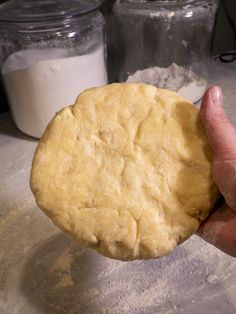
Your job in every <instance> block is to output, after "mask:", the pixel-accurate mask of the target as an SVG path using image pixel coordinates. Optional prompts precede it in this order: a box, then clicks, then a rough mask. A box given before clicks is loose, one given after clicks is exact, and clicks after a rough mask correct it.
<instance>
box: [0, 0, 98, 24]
mask: <svg viewBox="0 0 236 314" xmlns="http://www.w3.org/2000/svg"><path fill="white" fill-rule="evenodd" d="M101 2H102V0H37V1H34V0H10V1H8V2H6V3H4V4H2V5H0V23H1V22H3V23H21V22H23V23H27V22H40V21H45V22H47V21H55V20H58V19H65V18H73V17H75V16H78V15H83V14H86V13H89V12H91V11H94V10H96V9H97V8H98V7H99V6H100V4H101Z"/></svg>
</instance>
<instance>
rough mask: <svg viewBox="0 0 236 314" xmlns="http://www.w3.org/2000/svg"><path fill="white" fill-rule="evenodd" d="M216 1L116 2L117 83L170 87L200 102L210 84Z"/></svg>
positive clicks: (143, 0) (119, 0)
mask: <svg viewBox="0 0 236 314" xmlns="http://www.w3.org/2000/svg"><path fill="white" fill-rule="evenodd" d="M217 6H218V3H217V0H162V1H161V0H152V1H150V0H142V1H140V0H117V1H116V3H115V4H114V8H113V12H114V13H113V14H114V16H113V18H114V36H115V40H114V42H115V43H116V51H117V53H116V58H117V62H118V65H117V69H119V70H118V72H119V73H118V74H117V78H118V80H119V81H122V82H123V81H127V82H144V83H149V84H153V85H155V86H157V87H161V88H169V89H171V90H173V91H176V92H179V94H181V95H182V96H184V97H186V98H188V99H189V100H191V101H193V102H197V101H198V100H199V99H200V98H201V96H202V95H203V93H204V91H205V88H206V85H207V75H208V62H209V56H210V50H211V43H212V33H213V28H214V22H215V15H216V11H217Z"/></svg>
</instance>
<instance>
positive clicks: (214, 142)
mask: <svg viewBox="0 0 236 314" xmlns="http://www.w3.org/2000/svg"><path fill="white" fill-rule="evenodd" d="M222 102H223V97H222V91H221V89H220V88H219V87H211V88H209V89H208V90H207V91H206V93H205V95H204V97H203V101H202V106H201V109H200V116H201V120H202V123H203V124H204V126H205V128H206V131H207V134H208V138H209V142H210V144H211V147H212V150H213V156H214V160H213V177H214V180H215V183H216V184H217V185H218V187H219V189H220V191H221V193H222V194H223V196H224V198H225V201H226V202H227V204H228V205H229V206H230V207H231V208H232V209H234V210H236V193H235V191H236V131H235V129H234V127H233V126H232V125H231V123H230V122H229V120H228V118H227V116H226V114H225V112H224V109H223V107H222Z"/></svg>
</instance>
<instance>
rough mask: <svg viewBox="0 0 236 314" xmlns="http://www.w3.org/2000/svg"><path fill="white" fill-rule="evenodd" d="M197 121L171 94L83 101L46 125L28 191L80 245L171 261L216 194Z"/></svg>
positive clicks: (134, 89)
mask: <svg viewBox="0 0 236 314" xmlns="http://www.w3.org/2000/svg"><path fill="white" fill-rule="evenodd" d="M211 162H212V152H211V150H210V147H209V144H208V140H207V136H206V133H205V130H204V128H203V126H202V124H201V122H200V118H199V111H198V109H196V108H195V107H194V106H193V105H192V104H191V103H190V102H188V101H187V100H185V99H184V98H182V97H180V96H179V95H177V94H176V93H174V92H171V91H168V90H163V89H157V88H156V87H153V86H150V85H145V84H112V85H107V86H104V87H100V88H94V89H90V90H87V91H85V92H83V93H82V94H81V95H80V96H79V97H78V99H77V101H76V103H75V104H74V105H73V106H70V107H67V108H64V109H63V110H62V111H60V112H59V113H58V114H57V115H56V116H55V117H54V118H53V119H52V121H51V122H50V124H49V125H48V127H47V129H46V131H45V133H44V135H43V136H42V138H41V140H40V143H39V145H38V148H37V150H36V153H35V156H34V160H33V166H32V172H31V189H32V191H33V194H34V196H35V198H36V202H37V204H38V206H39V207H40V208H41V209H42V210H43V211H44V212H45V213H46V214H47V215H48V216H49V217H50V218H51V219H52V221H53V222H54V223H55V224H56V225H57V226H58V227H59V228H61V229H62V230H64V231H66V232H67V233H69V234H70V235H71V236H72V237H73V238H74V239H75V240H76V241H77V242H78V243H79V244H82V245H85V246H90V247H92V248H94V249H96V250H97V251H98V252H100V253H101V254H103V255H106V256H110V257H113V258H117V259H122V260H132V259H137V258H154V257H159V256H162V255H166V254H168V253H170V252H171V251H172V250H173V249H174V248H175V247H176V246H177V245H178V244H179V243H181V242H183V241H184V240H185V239H187V238H188V237H190V236H191V235H192V234H193V233H195V232H196V231H197V229H198V227H199V223H200V221H201V220H204V219H205V218H206V217H207V215H208V214H209V211H210V210H211V208H212V207H213V205H214V203H215V201H216V199H217V196H218V190H217V187H216V186H215V184H214V183H213V179H212V173H211Z"/></svg>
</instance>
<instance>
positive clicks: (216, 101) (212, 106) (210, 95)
mask: <svg viewBox="0 0 236 314" xmlns="http://www.w3.org/2000/svg"><path fill="white" fill-rule="evenodd" d="M222 103H223V93H222V89H221V88H220V87H219V86H211V87H209V88H208V89H207V90H206V92H205V93H204V95H203V98H202V103H201V107H200V116H201V120H202V123H203V124H204V125H205V126H206V127H207V124H208V122H209V119H211V116H212V115H213V114H214V113H215V112H216V111H219V110H220V111H221V112H223V107H222ZM219 107H220V108H219Z"/></svg>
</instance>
